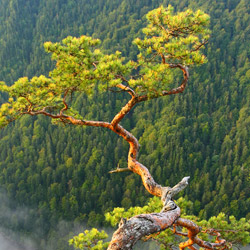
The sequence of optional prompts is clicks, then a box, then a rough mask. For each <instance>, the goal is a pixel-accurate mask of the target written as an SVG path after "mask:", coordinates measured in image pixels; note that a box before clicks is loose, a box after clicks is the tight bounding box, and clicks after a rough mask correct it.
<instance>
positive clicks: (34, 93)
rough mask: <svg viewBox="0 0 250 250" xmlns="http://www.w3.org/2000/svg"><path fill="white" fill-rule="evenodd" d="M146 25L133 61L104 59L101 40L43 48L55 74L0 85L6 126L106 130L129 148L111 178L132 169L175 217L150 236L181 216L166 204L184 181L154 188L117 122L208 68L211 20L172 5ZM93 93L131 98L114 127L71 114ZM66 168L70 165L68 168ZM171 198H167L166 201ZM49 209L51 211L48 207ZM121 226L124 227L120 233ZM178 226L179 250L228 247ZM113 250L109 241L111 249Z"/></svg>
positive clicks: (179, 89) (115, 56) (134, 146)
mask: <svg viewBox="0 0 250 250" xmlns="http://www.w3.org/2000/svg"><path fill="white" fill-rule="evenodd" d="M147 18H148V20H149V22H150V24H149V25H148V26H147V27H146V28H145V29H144V30H143V33H144V34H145V37H144V38H142V39H140V38H137V39H136V40H135V41H134V42H135V44H136V45H137V46H138V48H139V50H140V54H138V56H137V60H129V59H126V58H123V57H122V54H121V52H116V53H114V54H107V53H105V52H102V51H101V50H100V49H98V44H99V43H100V41H99V40H98V39H93V38H91V37H88V36H81V37H80V38H75V37H67V38H66V39H64V40H63V41H62V42H61V43H52V42H46V43H45V45H44V46H45V50H46V51H47V52H49V53H52V59H53V60H55V61H56V66H55V69H54V70H53V71H51V72H50V74H49V77H45V76H40V77H34V78H32V79H31V80H29V79H28V78H27V77H25V78H20V79H19V80H18V81H16V82H15V83H14V84H13V85H12V86H8V85H6V84H4V83H1V87H0V90H1V91H2V92H7V93H8V94H9V101H8V102H7V103H4V104H3V105H2V106H1V109H0V117H1V118H0V122H1V126H5V125H7V124H8V123H9V122H12V121H14V120H16V119H17V118H19V117H21V116H23V115H27V114H28V115H32V116H34V115H45V116H48V117H50V118H52V119H53V120H54V121H56V122H62V123H64V124H73V125H83V126H95V127H104V128H108V129H110V130H112V131H113V132H115V133H116V134H118V135H120V136H122V137H123V138H124V139H125V140H126V141H127V142H128V143H129V145H130V149H129V155H128V169H121V168H117V169H116V170H114V171H113V172H122V171H125V170H129V171H132V172H134V173H137V174H139V175H140V176H141V178H142V181H143V184H144V186H145V188H146V189H147V190H148V191H149V192H150V193H151V194H153V195H156V196H160V197H161V198H162V201H163V210H162V212H161V213H173V214H172V220H171V222H169V221H168V222H164V223H165V224H164V226H163V227H161V228H160V229H159V227H157V229H154V230H155V231H159V230H164V229H165V228H166V227H169V226H170V225H172V224H173V223H174V221H175V220H176V219H177V218H178V217H179V215H180V211H179V209H178V207H177V206H176V205H175V204H174V202H172V201H171V199H172V197H173V196H174V194H175V193H176V192H177V191H176V190H177V189H178V192H179V187H180V186H181V188H180V189H183V188H184V186H186V185H187V180H188V178H183V180H182V181H181V182H180V183H179V184H177V185H176V186H175V187H174V188H172V189H171V188H170V189H169V188H168V187H162V186H161V185H159V184H157V183H155V181H154V179H153V178H152V176H151V174H150V173H149V171H148V169H147V168H146V167H145V166H143V165H142V164H141V163H139V162H138V160H137V155H138V151H139V143H138V141H137V139H136V138H135V137H134V136H133V135H132V134H131V133H130V132H128V131H127V130H126V129H124V128H123V127H122V126H121V125H120V122H121V121H122V120H123V118H124V117H125V116H126V115H127V114H128V112H129V111H131V109H132V108H133V107H134V106H135V105H136V104H137V103H140V102H143V101H147V100H149V99H153V98H158V97H161V96H165V95H172V94H177V93H182V92H183V91H184V89H185V87H186V84H187V81H188V79H189V70H188V68H189V67H191V66H195V65H200V64H203V63H205V62H206V58H205V56H204V55H203V54H202V52H201V49H202V48H203V47H204V45H205V44H206V43H207V40H208V38H209V30H208V29H207V27H208V24H209V16H208V15H206V14H205V13H204V12H202V11H197V12H192V11H191V10H187V11H185V12H181V13H178V14H176V15H175V14H174V13H173V8H172V7H171V6H169V7H168V8H167V9H164V8H163V7H160V8H158V9H156V10H153V11H151V12H149V13H148V15H147ZM181 77H182V80H181ZM96 90H98V92H99V93H106V91H107V90H111V91H116V92H122V93H124V92H127V93H128V94H129V95H130V96H131V99H130V100H129V101H128V102H127V103H126V104H125V105H124V106H121V109H120V111H119V112H118V113H117V114H116V115H115V116H114V117H113V119H112V120H111V121H92V120H87V119H86V118H85V117H84V116H82V114H81V113H80V112H79V111H77V110H76V109H74V105H72V99H73V98H75V97H77V95H78V93H85V94H87V95H88V96H90V97H91V95H93V94H94V93H95V91H96ZM180 122H181V121H180ZM67 165H69V166H70V165H71V163H70V161H67ZM48 171H49V170H48ZM170 190H171V191H170ZM168 192H170V193H171V195H170V194H169V196H168ZM72 200H73V199H72ZM72 202H73V201H72ZM51 206H52V207H54V205H53V203H52V202H51ZM169 211H171V212H169ZM157 216H158V215H157ZM157 216H156V215H150V217H147V219H148V220H150V219H151V220H154V222H155V223H157V220H158V219H157ZM142 217H143V216H141V217H136V219H138V218H142ZM144 219H145V218H144ZM125 224H126V223H125V222H123V224H121V227H122V226H123V225H125ZM179 225H181V226H184V227H187V228H188V229H189V232H190V234H189V235H188V237H189V238H190V240H189V241H187V242H185V243H183V244H182V245H181V248H185V247H191V246H192V245H193V244H194V243H196V244H200V246H203V247H207V248H209V247H211V248H213V247H217V246H222V245H224V244H225V241H223V240H222V241H221V240H218V242H217V243H214V244H215V245H211V244H210V245H209V244H208V243H206V242H205V241H201V240H200V241H199V240H198V239H197V238H195V237H196V234H197V233H198V232H199V230H198V229H197V228H198V227H196V228H195V229H194V228H192V225H191V224H189V222H188V221H187V220H186V221H185V220H181V219H180V220H179ZM158 226H159V225H158ZM121 227H120V228H121ZM192 230H193V231H192ZM197 230H198V231H197ZM150 232H151V231H150ZM180 234H181V233H180ZM194 238H195V240H194ZM116 242H117V241H116V240H115V243H116ZM121 244H124V243H121ZM133 244H134V242H133V243H132V245H133ZM114 245H115V244H114V241H113V243H111V247H114ZM118 248H119V246H118ZM110 249H113V248H110ZM124 249H125V248H124Z"/></svg>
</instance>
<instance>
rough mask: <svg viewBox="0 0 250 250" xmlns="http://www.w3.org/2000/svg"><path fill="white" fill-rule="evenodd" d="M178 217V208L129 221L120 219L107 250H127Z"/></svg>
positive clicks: (171, 223) (168, 225) (167, 226)
mask: <svg viewBox="0 0 250 250" xmlns="http://www.w3.org/2000/svg"><path fill="white" fill-rule="evenodd" d="M179 216H180V208H179V207H176V208H175V209H174V210H171V211H168V212H161V213H152V214H141V215H137V216H134V217H132V218H131V219H129V220H126V219H122V220H121V222H120V224H119V228H118V229H117V230H116V232H115V233H114V234H113V237H112V240H111V242H110V244H109V247H108V250H118V249H120V250H121V249H122V250H129V249H132V247H133V246H134V245H135V244H136V242H137V241H138V240H140V239H141V238H142V237H143V236H146V235H150V234H152V233H156V232H160V231H163V230H165V229H167V228H169V227H170V226H172V225H173V223H174V221H175V220H176V219H177V218H178V217H179Z"/></svg>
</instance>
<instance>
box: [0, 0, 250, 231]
mask: <svg viewBox="0 0 250 250" xmlns="http://www.w3.org/2000/svg"><path fill="white" fill-rule="evenodd" d="M160 4H163V5H165V6H166V5H168V4H172V5H173V6H174V7H175V9H176V11H181V10H183V9H186V8H188V7H189V8H192V9H194V10H196V9H202V10H204V11H206V12H207V13H208V14H210V15H211V30H212V34H211V39H210V42H209V44H208V45H207V49H206V54H207V56H208V60H209V62H208V63H207V64H206V65H204V66H202V67H200V68H198V69H191V79H190V81H189V86H188V88H187V91H186V92H185V93H183V94H182V95H177V96H174V97H166V98H162V99H159V100H155V101H149V102H147V103H145V104H141V105H140V106H138V107H137V108H135V109H134V110H133V113H131V114H130V116H129V118H127V120H126V121H125V122H124V124H123V125H124V127H126V128H127V129H130V130H132V132H134V134H135V135H136V136H137V137H138V138H140V144H141V146H142V147H141V153H140V161H141V162H143V163H144V164H145V165H146V166H148V167H149V169H150V171H152V174H153V176H154V177H155V179H156V180H157V181H158V182H159V183H162V184H169V185H172V184H174V183H176V182H178V180H180V178H182V177H183V176H186V175H190V176H191V184H190V186H189V188H187V189H186V190H185V193H184V195H186V196H187V197H188V199H190V200H192V201H193V202H194V207H193V210H192V211H190V212H192V213H195V214H198V215H200V216H201V217H208V216H211V215H216V214H218V213H219V212H221V211H223V212H225V213H227V214H234V215H235V216H236V217H238V218H239V217H245V216H247V217H248V218H249V217H250V213H249V207H250V198H249V197H250V188H249V186H250V178H249V177H250V170H249V163H250V145H249V142H250V132H249V124H250V118H249V115H250V105H249V100H250V98H249V95H250V89H249V86H248V85H249V82H250V67H249V66H250V63H249V59H250V44H249V40H250V5H249V3H248V0H222V1H216V0H206V1H205V0H199V1H194V0H175V1H172V0H171V1H170V0H169V1H159V0H154V1H150V0H148V1H137V0H116V1H114V0H112V1H111V0H110V1H107V0H106V1H104V0H98V1H94V0H91V1H90V0H80V1H79V0H46V1H44V0H35V1H34V0H0V37H1V38H0V48H1V49H0V65H1V68H0V77H1V80H4V81H6V82H7V83H10V84H11V83H12V82H13V81H15V80H17V78H18V77H20V76H24V75H26V76H29V77H31V76H33V75H40V74H47V73H48V71H49V70H50V69H51V68H52V67H53V62H51V61H50V58H49V57H48V55H46V54H45V52H43V46H42V44H43V42H45V41H48V40H51V41H59V40H61V39H62V38H64V37H66V36H67V35H73V36H80V35H82V34H88V35H93V36H94V37H98V38H101V40H102V41H103V43H102V45H101V46H102V47H103V48H104V49H106V50H108V51H115V50H120V51H122V52H123V54H124V56H127V57H129V58H135V56H136V53H137V51H136V48H135V46H134V45H133V44H132V41H133V39H134V38H135V37H136V36H141V32H140V29H141V28H142V27H143V26H144V25H145V18H144V17H143V16H144V15H145V14H146V13H147V12H148V11H149V10H151V9H153V8H156V7H158V6H159V5H160ZM5 98H6V97H5V96H2V97H0V101H3V100H4V99H5ZM124 98H127V97H126V96H125V95H124V96H119V97H117V96H116V95H115V93H109V94H107V95H105V96H104V95H99V94H98V92H96V94H95V96H94V98H92V99H89V98H87V97H86V96H78V98H77V100H76V102H75V103H74V105H75V107H76V108H78V109H79V110H80V111H81V113H82V114H84V115H85V116H86V117H88V118H91V119H108V120H111V119H112V117H113V115H114V114H115V112H116V111H117V110H119V108H120V107H121V104H122V103H123V101H124ZM0 137H1V140H0V185H1V186H2V187H4V188H5V189H6V190H7V193H8V196H9V197H10V198H11V199H13V200H15V201H16V202H17V203H18V204H22V205H29V206H31V207H33V208H35V209H34V210H32V213H34V214H35V216H36V217H35V218H36V220H35V221H33V223H40V224H41V223H42V221H43V220H46V221H50V222H51V223H53V222H54V221H56V220H58V219H59V218H63V219H67V220H74V219H77V220H79V221H85V220H87V221H88V224H89V225H91V226H94V225H96V224H98V223H103V213H104V212H105V211H107V210H111V209H112V208H113V207H115V206H125V207H129V206H131V205H143V204H144V203H145V201H146V199H147V198H148V197H149V196H148V194H146V193H145V190H144V188H143V187H142V185H141V181H140V179H139V177H137V176H134V175H129V174H127V173H124V174H122V173H121V174H115V175H110V174H108V171H109V170H111V169H113V168H115V167H116V166H117V164H118V163H119V164H120V166H121V167H125V166H126V154H127V145H126V144H125V143H124V142H122V140H121V139H120V138H118V137H116V136H115V135H112V134H111V133H110V132H109V131H105V130H101V129H98V128H76V127H57V126H54V125H52V124H50V122H49V121H48V120H47V119H44V118H43V117H38V118H31V117H24V118H23V119H21V120H20V121H18V122H16V123H15V124H12V125H11V126H9V127H8V128H5V129H3V130H1V131H0ZM36 208H38V210H37V209H36ZM36 211H38V214H36ZM48 230H49V226H48Z"/></svg>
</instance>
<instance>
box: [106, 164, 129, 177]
mask: <svg viewBox="0 0 250 250" xmlns="http://www.w3.org/2000/svg"><path fill="white" fill-rule="evenodd" d="M128 171H131V170H130V169H129V168H120V165H119V163H118V164H117V168H116V169H114V170H111V171H109V173H110V174H113V173H120V172H128Z"/></svg>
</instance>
